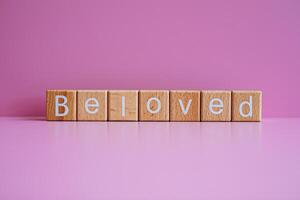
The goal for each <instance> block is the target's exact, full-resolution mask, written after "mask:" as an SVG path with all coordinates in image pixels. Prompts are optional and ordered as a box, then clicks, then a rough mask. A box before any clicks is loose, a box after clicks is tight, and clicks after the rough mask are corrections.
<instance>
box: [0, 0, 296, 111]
mask: <svg viewBox="0 0 300 200" xmlns="http://www.w3.org/2000/svg"><path fill="white" fill-rule="evenodd" d="M299 10H300V1H296V0H286V1H282V0H272V1H266V0H253V1H238V0H229V1H223V0H218V1H201V0H193V1H190V0H184V1H183V0H182V1H180V0H152V1H144V0H135V1H133V0H128V1H122V0H45V1H40V0H1V2H0V27H1V30H0V87H1V88H0V89H1V100H0V115H19V116H20V115H44V111H45V108H44V107H45V106H44V105H45V90H46V88H52V89H56V88H57V89H64V88H71V89H72V88H78V89H84V88H86V89H89V88H91V89H98V88H99V89H140V88H142V89H156V88H159V89H260V90H263V96H264V97H263V100H264V105H263V115H264V116H265V117H278V116H286V117H295V116H300V112H299V110H300V109H299V108H297V107H295V103H296V102H297V101H298V100H299V99H300V92H299V88H298V87H299V85H300V79H299V74H300V59H299V52H300V37H299V35H300V20H299V18H300V12H299Z"/></svg>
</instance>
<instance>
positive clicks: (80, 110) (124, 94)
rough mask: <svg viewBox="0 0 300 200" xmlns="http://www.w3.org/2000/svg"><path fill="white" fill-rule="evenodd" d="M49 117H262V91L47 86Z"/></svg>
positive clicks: (211, 119)
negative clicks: (108, 88) (102, 88)
mask: <svg viewBox="0 0 300 200" xmlns="http://www.w3.org/2000/svg"><path fill="white" fill-rule="evenodd" d="M46 101H47V102H46V104H47V120H63V121H64V120H80V121H107V120H108V121H261V116H262V113H261V110H262V108H261V107H262V92H261V91H252V90H251V91H245V90H243V91H238V90H236V91H214V90H203V91H190V90H171V91H168V90H140V91H137V90H109V91H107V90H47V92H46Z"/></svg>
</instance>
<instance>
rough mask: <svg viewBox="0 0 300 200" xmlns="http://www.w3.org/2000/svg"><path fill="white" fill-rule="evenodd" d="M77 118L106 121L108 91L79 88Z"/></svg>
mask: <svg viewBox="0 0 300 200" xmlns="http://www.w3.org/2000/svg"><path fill="white" fill-rule="evenodd" d="M77 102H78V105H77V120H80V121H106V120H107V91H106V90H78V91H77Z"/></svg>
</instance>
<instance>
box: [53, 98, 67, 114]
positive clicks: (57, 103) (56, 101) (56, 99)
mask: <svg viewBox="0 0 300 200" xmlns="http://www.w3.org/2000/svg"><path fill="white" fill-rule="evenodd" d="M59 99H63V100H64V101H63V102H62V103H59ZM67 102H68V100H67V97H65V96H63V95H56V96H55V116H56V117H63V116H66V115H67V114H68V113H69V108H68V106H67V105H66V104H67ZM59 107H64V108H65V111H64V112H63V113H60V112H59Z"/></svg>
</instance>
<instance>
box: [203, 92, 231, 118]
mask: <svg viewBox="0 0 300 200" xmlns="http://www.w3.org/2000/svg"><path fill="white" fill-rule="evenodd" d="M201 121H231V91H213V90H206V91H201Z"/></svg>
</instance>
